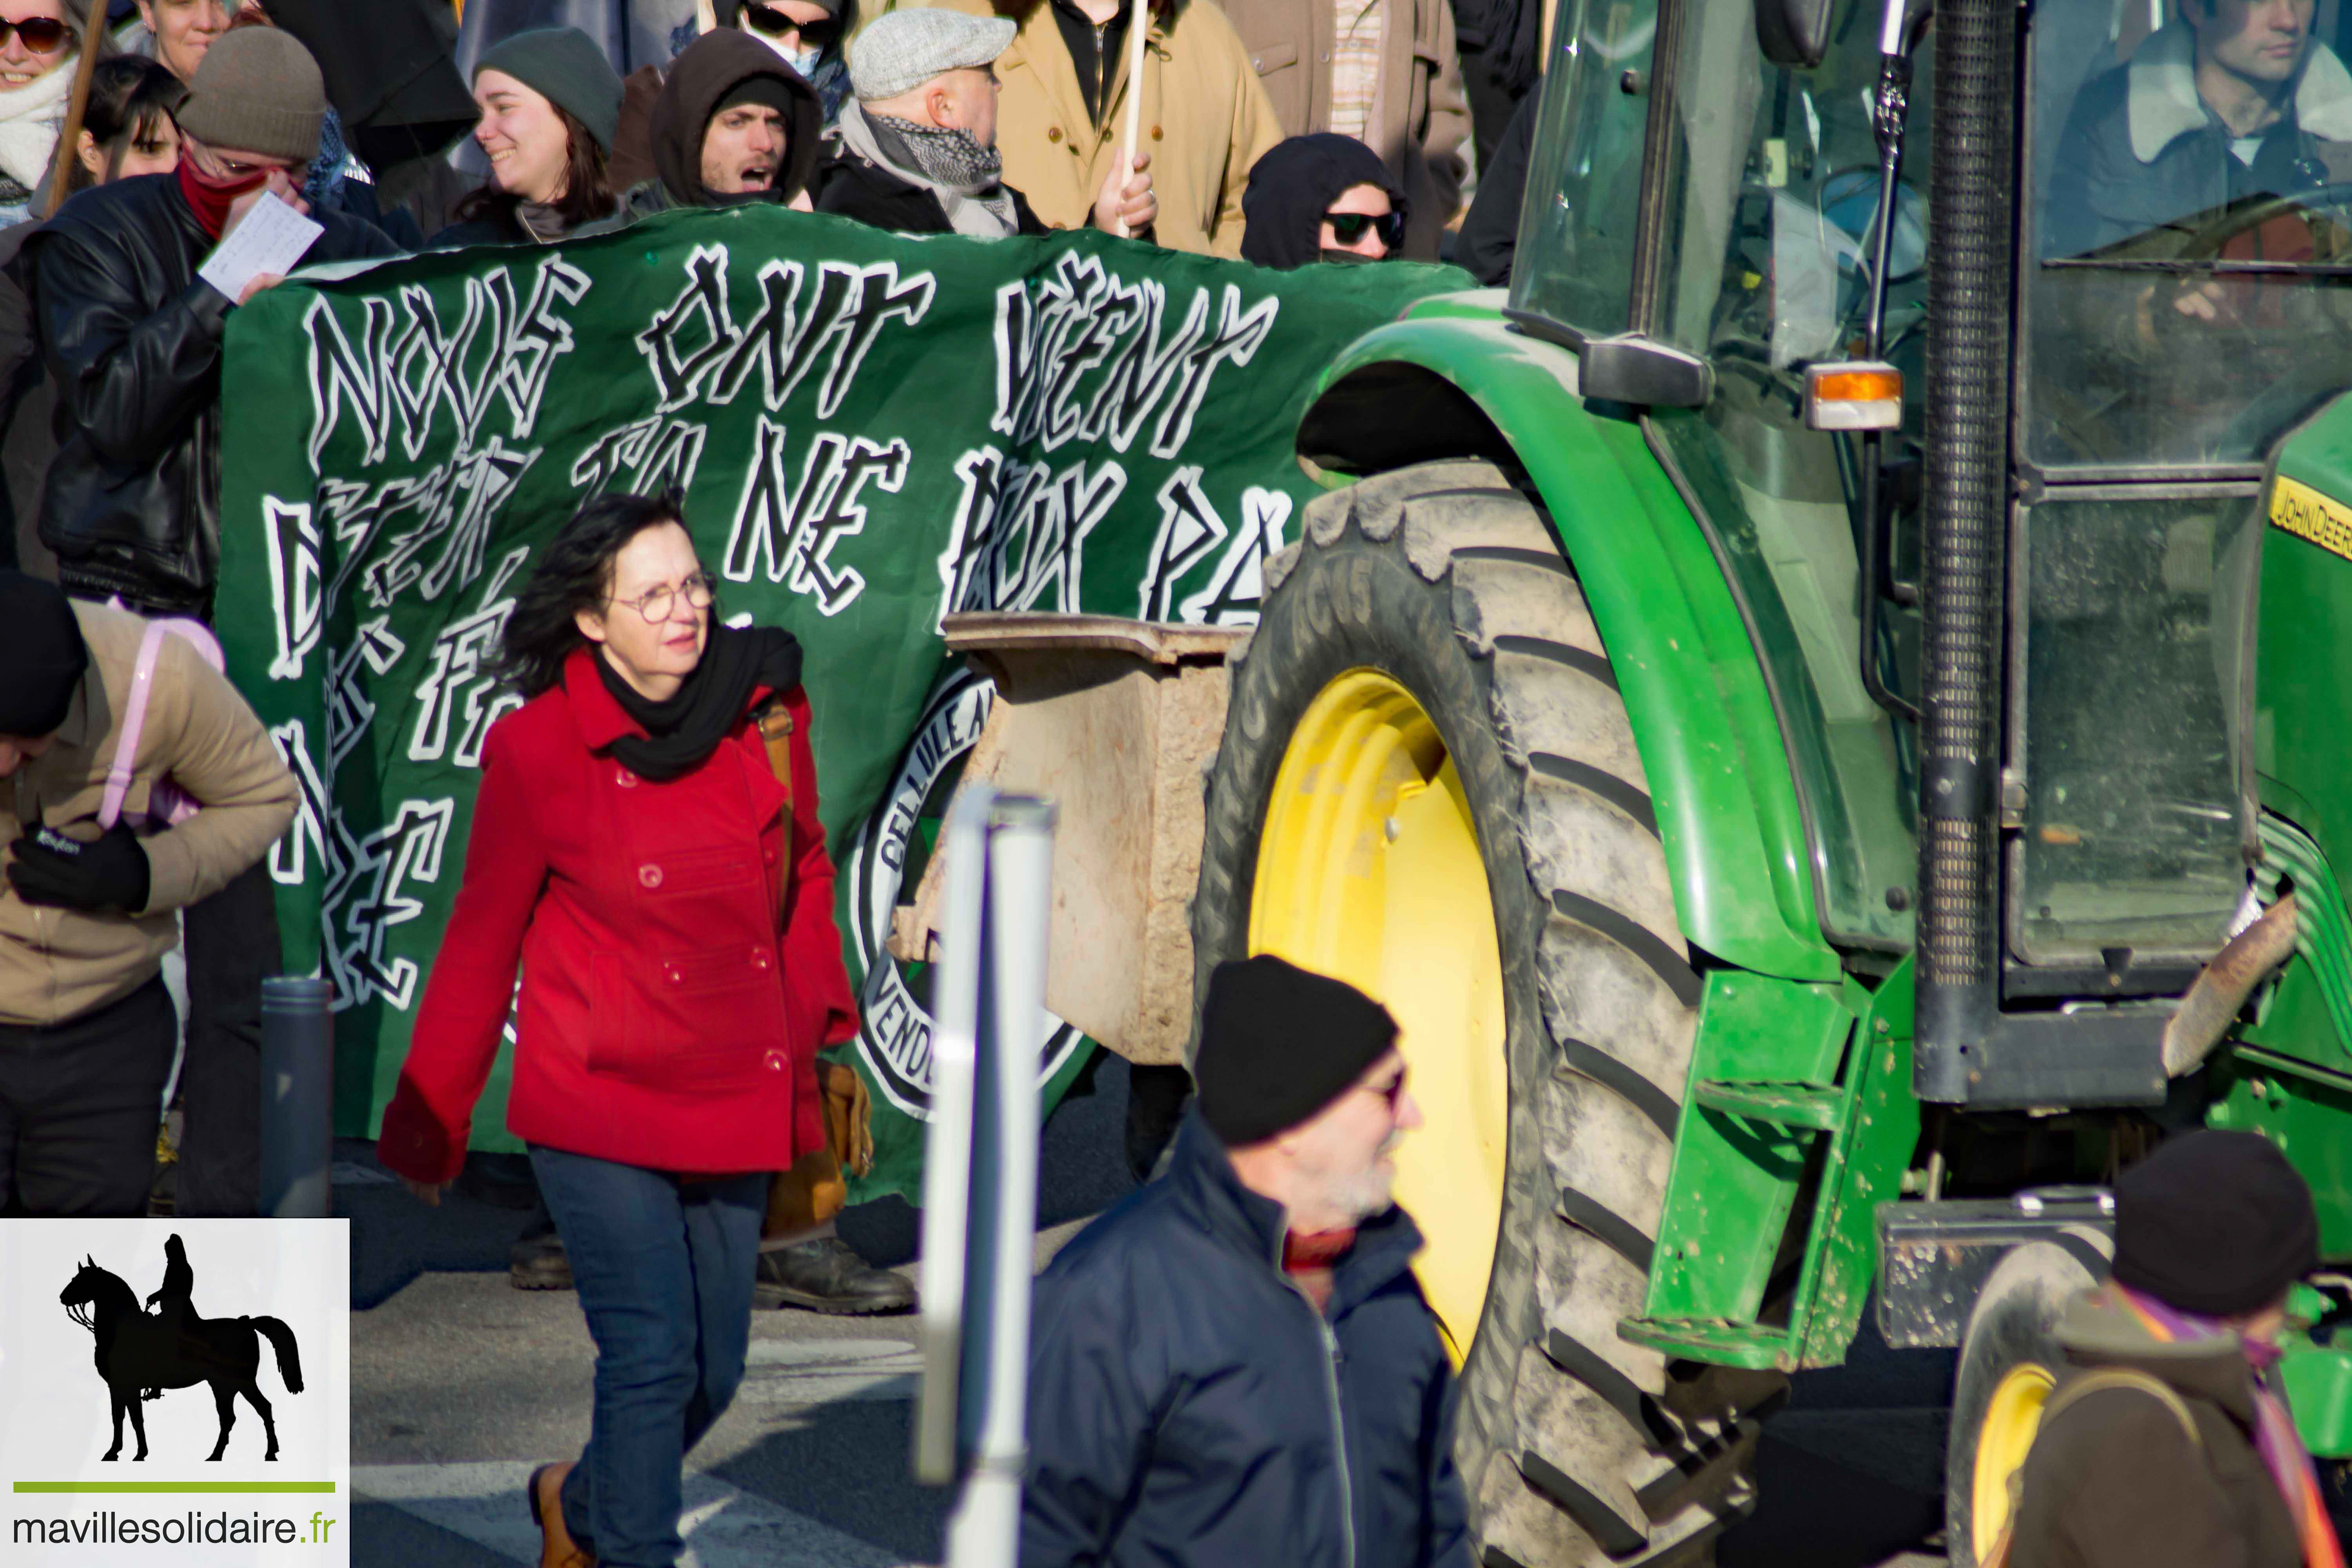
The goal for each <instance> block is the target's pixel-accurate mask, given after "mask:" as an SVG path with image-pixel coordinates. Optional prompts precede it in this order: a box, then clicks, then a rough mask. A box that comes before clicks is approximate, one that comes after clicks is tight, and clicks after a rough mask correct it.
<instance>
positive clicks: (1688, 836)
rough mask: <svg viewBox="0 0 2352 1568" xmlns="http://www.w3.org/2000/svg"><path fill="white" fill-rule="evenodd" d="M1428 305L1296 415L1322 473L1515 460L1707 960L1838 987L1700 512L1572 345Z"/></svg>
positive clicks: (1392, 327) (1379, 333) (1784, 783)
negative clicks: (1613, 694)
mask: <svg viewBox="0 0 2352 1568" xmlns="http://www.w3.org/2000/svg"><path fill="white" fill-rule="evenodd" d="M1475 300H1476V297H1475V296H1471V297H1440V298H1439V299H1437V300H1432V301H1428V302H1427V303H1426V306H1425V307H1424V308H1422V309H1417V310H1415V312H1413V313H1412V314H1411V315H1408V316H1407V317H1406V318H1404V319H1402V320H1400V321H1395V322H1391V324H1389V325H1387V326H1384V327H1381V328H1379V329H1377V330H1375V331H1371V332H1369V333H1367V334H1366V335H1364V336H1363V337H1361V338H1360V339H1358V340H1357V341H1356V342H1354V343H1353V344H1351V345H1350V346H1349V348H1348V350H1347V351H1346V352H1345V353H1343V354H1342V355H1341V356H1340V357H1339V359H1338V360H1337V361H1336V362H1335V363H1333V364H1332V366H1331V367H1330V368H1329V369H1328V371H1326V372H1325V374H1324V376H1323V379H1322V384H1321V385H1320V386H1319V388H1318V391H1317V394H1316V395H1315V397H1314V398H1313V399H1312V400H1310V402H1309V403H1308V405H1307V413H1306V415H1305V416H1303V417H1302V419H1301V420H1300V422H1299V430H1298V452H1299V459H1300V462H1301V464H1302V465H1303V466H1304V467H1306V468H1307V470H1308V472H1310V473H1312V474H1315V475H1316V476H1317V477H1318V479H1322V480H1324V481H1325V482H1330V483H1339V482H1345V480H1347V479H1350V478H1354V477H1358V476H1360V475H1362V474H1366V473H1372V472H1379V471H1383V470H1386V469H1391V468H1399V467H1402V466H1404V465H1406V464H1411V463H1418V462H1426V461H1430V460H1433V459H1434V458H1443V457H1483V458H1491V459H1494V460H1496V461H1498V462H1502V463H1504V464H1506V465H1507V466H1514V467H1517V468H1520V469H1523V470H1524V471H1525V472H1526V474H1527V476H1528V479H1529V480H1530V481H1531V482H1532V483H1533V485H1534V488H1535V489H1536V491H1537V493H1538V495H1539V496H1540V498H1541V499H1542V501H1543V504H1544V507H1545V509H1546V510H1547V511H1548V512H1549V515H1550V519H1551V525H1552V529H1553V531H1554V533H1555V534H1556V535H1557V536H1558V538H1559V545H1560V549H1561V550H1562V552H1564V553H1565V554H1566V556H1567V559H1568V562H1569V564H1570V568H1571V569H1572V570H1573V571H1574V572H1575V574H1576V576H1577V580H1578V581H1579V582H1580V584H1582V586H1583V590H1584V595H1585V598H1586V600H1587V601H1588V602H1589V603H1590V604H1591V608H1592V616H1593V619H1594V622H1595V624H1596V626H1598V629H1599V631H1600V633H1601V640H1602V642H1603V644H1604V645H1605V646H1606V647H1607V648H1608V650H1609V657H1610V660H1611V662H1612V664H1613V665H1614V667H1615V670H1616V678H1617V683H1618V687H1619V689H1620V691H1621V693H1622V696H1623V698H1624V700H1625V707H1626V710H1627V712H1628V714H1629V715H1630V717H1631V719H1632V721H1633V736H1634V741H1635V744H1636V745H1637V747H1638V748H1639V750H1640V752H1641V757H1642V766H1643V771H1644V772H1645V773H1646V774H1647V776H1648V780H1649V786H1650V795H1651V799H1652V803H1653V805H1654V809H1655V812H1656V816H1657V824H1658V830H1659V835H1660V837H1661V838H1662V839H1663V840H1664V845H1665V850H1666V862H1667V866H1668V868H1669V870H1670V873H1671V875H1672V877H1673V879H1674V891H1675V913H1676V914H1677V916H1678V917H1679V918H1680V920H1681V921H1682V927H1683V930H1684V931H1685V933H1687V935H1688V937H1689V939H1690V941H1691V942H1692V943H1693V944H1694V945H1695V946H1696V947H1699V948H1702V949H1705V950H1706V952H1708V953H1710V954H1711V955H1713V956H1714V957H1715V958H1717V959H1718V960H1720V961H1722V962H1724V963H1730V964H1735V965H1738V967H1740V968H1743V969H1748V970H1753V971H1755V972H1756V973H1761V974H1770V975H1777V976H1780V977H1783V978H1786V979H1792V980H1810V981H1819V980H1834V979H1835V978H1837V976H1838V974H1839V973H1840V970H1839V963H1838V958H1837V954H1836V952H1835V951H1834V950H1832V948H1831V947H1830V945H1829V943H1828V942H1826V941H1825V940H1824V938H1823V937H1822V931H1821V924H1820V921H1819V919H1818V916H1817V913H1816V906H1815V904H1814V900H1813V884H1812V879H1811V875H1810V874H1809V868H1808V867H1807V864H1806V856H1807V854H1808V850H1807V847H1806V843H1805V835H1804V826H1803V819H1802V816H1801V813H1800V810H1799V806H1798V801H1797V786H1796V782H1795V774H1794V771H1793V769H1792V768H1791V766H1790V761H1789V754H1788V750H1787V747H1786V744H1785V743H1784V742H1783V741H1782V738H1781V734H1780V725H1779V723H1778V721H1777V720H1776V718H1775V716H1774V713H1773V709H1772V702H1771V697H1770V693H1769V689H1768V688H1767V686H1766V683H1765V677H1764V671H1763V668H1762V666H1761V664H1760V663H1759V659H1758V657H1757V653H1756V649H1755V646H1754V644H1753V643H1752V642H1751V641H1750V639H1749V637H1748V631H1747V627H1746V623H1745V621H1744V620H1743V618H1742V617H1741V615H1740V612H1739V606H1738V604H1737V603H1736V602H1735V601H1734V599H1733V597H1732V593H1731V589H1730V586H1729V584H1727V581H1726V578H1725V574H1724V572H1723V569H1722V567H1721V566H1720V565H1719V564H1718V563H1717V558H1716V554H1715V552H1714V550H1713V548H1712V546H1711V545H1710V544H1709V542H1708V541H1707V538H1706V533H1705V531H1703V530H1702V528H1701V527H1700V525H1699V522H1698V520H1697V519H1696V518H1695V517H1693V516H1692V514H1691V510H1690V508H1689V507H1688V506H1687V505H1686V504H1685V502H1684V500H1683V499H1682V497H1681V496H1680V494H1679V493H1677V491H1676V489H1675V485H1674V483H1673V482H1672V479H1671V478H1670V476H1669V475H1668V474H1667V472H1666V471H1665V470H1664V468H1663V467H1662V465H1661V464H1660V462H1659V460H1658V458H1656V457H1655V456H1654V454H1653V453H1652V451H1651V449H1650V447H1649V446H1648V444H1647V442H1646V441H1645V439H1644V437H1643V432H1642V430H1641V428H1640V426H1639V425H1638V424H1637V423H1636V422H1635V421H1634V420H1633V418H1632V417H1630V415H1629V413H1628V411H1626V410H1623V409H1622V408H1621V407H1619V406H1618V405H1605V404H1598V403H1589V402H1587V401H1586V400H1585V399H1584V398H1583V397H1582V396H1581V395H1580V394H1579V392H1578V387H1577V362H1576V356H1575V355H1574V354H1573V353H1570V352H1569V351H1568V350H1566V349H1563V348H1559V347H1557V346H1555V345H1553V344H1550V343H1547V342H1539V341H1538V340H1537V339H1534V338H1532V337H1528V336H1527V335H1525V334H1523V333H1521V332H1518V331H1515V330H1513V329H1512V328H1511V327H1509V326H1508V325H1507V323H1506V322H1504V321H1502V320H1501V319H1500V318H1499V317H1497V316H1495V315H1493V314H1491V313H1490V312H1488V311H1486V310H1474V309H1471V308H1469V307H1470V306H1471V305H1472V304H1473V302H1474V301H1475Z"/></svg>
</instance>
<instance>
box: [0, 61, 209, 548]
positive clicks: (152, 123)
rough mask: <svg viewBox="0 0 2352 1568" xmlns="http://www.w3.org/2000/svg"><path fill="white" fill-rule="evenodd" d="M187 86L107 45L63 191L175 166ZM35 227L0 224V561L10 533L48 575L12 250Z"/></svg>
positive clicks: (45, 386)
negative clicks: (2, 477) (0, 484)
mask: <svg viewBox="0 0 2352 1568" xmlns="http://www.w3.org/2000/svg"><path fill="white" fill-rule="evenodd" d="M186 96H187V89H185V88H184V87H183V86H182V85H181V83H180V79H179V78H177V77H175V76H173V74H172V73H171V72H170V71H167V70H165V69H164V68H163V67H162V66H159V65H157V64H156V63H155V62H154V61H153V60H150V59H143V58H140V57H139V56H137V55H116V56H114V57H112V58H109V59H103V60H100V62H99V63H98V65H97V67H96V68H94V69H93V70H92V71H91V73H90V79H89V103H88V105H87V106H86V107H85V109H84V111H83V115H82V124H81V133H80V135H79V137H78V138H77V141H78V142H79V145H78V146H77V147H76V149H75V153H76V156H75V158H74V161H73V162H72V163H68V165H67V166H66V195H68V196H70V195H74V194H75V193H77V192H79V191H86V190H88V189H89V188H90V187H91V186H92V185H102V184H108V183H109V182H110V181H114V180H125V179H137V178H138V177H139V176H140V175H142V174H170V173H171V172H172V171H173V170H174V169H175V168H177V167H178V166H179V163H180V130H179V126H178V125H177V124H176V123H175V122H174V121H173V119H172V113H173V110H176V109H178V108H179V107H180V103H181V101H182V100H183V99H184V98H185V97H186ZM38 227H40V224H39V223H38V222H37V221H36V220H27V221H26V222H24V223H20V224H17V225H16V226H14V227H11V228H8V229H5V230H0V430H5V432H6V435H5V445H0V466H5V471H6V476H7V477H6V488H5V492H0V502H5V506H6V508H7V512H8V519H9V521H7V523H6V524H5V526H0V563H5V562H7V561H8V560H9V559H10V557H9V555H8V542H9V540H10V539H11V538H13V539H14V541H15V546H16V554H15V556H14V563H15V564H16V565H18V566H20V567H22V568H23V569H24V570H25V571H26V572H29V573H31V574H33V575H35V576H37V577H46V578H48V579H49V580H51V581H52V582H54V581H55V580H56V578H57V574H58V562H57V557H56V556H55V555H53V554H52V553H50V551H49V547H48V546H47V545H46V544H43V543H42V542H41V539H40V534H39V532H38V528H39V524H40V517H41V484H42V481H43V480H44V479H47V477H48V472H49V461H50V459H51V458H55V457H56V456H57V454H58V437H57V431H56V430H55V429H54V428H53V426H52V422H51V416H52V414H53V413H54V412H55V411H56V407H57V395H56V391H55V388H54V387H53V386H52V385H51V384H50V382H49V379H48V376H47V372H46V369H45V367H44V366H43V365H42V363H41V343H40V339H39V337H38V335H37V333H36V332H35V331H34V330H33V295H32V290H31V288H30V285H29V280H28V279H25V278H22V277H20V276H19V275H18V272H17V269H16V258H17V256H18V254H19V253H20V252H21V251H22V250H23V248H24V245H25V241H26V239H27V238H29V237H31V236H32V234H33V231H34V230H36V229H37V228H38Z"/></svg>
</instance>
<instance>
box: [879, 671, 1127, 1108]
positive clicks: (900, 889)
mask: <svg viewBox="0 0 2352 1568" xmlns="http://www.w3.org/2000/svg"><path fill="white" fill-rule="evenodd" d="M995 700H996V687H995V685H994V683H993V682H992V681H990V680H989V679H987V678H986V677H984V676H980V675H975V674H973V673H972V672H971V670H969V669H963V668H958V669H955V670H952V671H950V673H949V674H947V675H945V676H943V677H942V678H941V679H940V683H939V685H938V686H936V687H935V688H933V689H932V691H931V696H930V700H929V701H928V702H926V703H925V704H924V705H923V714H922V717H921V718H920V719H919V720H918V721H916V724H915V734H914V738H913V739H912V740H911V741H909V742H907V749H906V751H905V752H904V753H903V754H901V755H900V757H899V759H898V768H897V770H896V771H895V772H894V773H892V774H891V775H890V784H889V787H888V788H887V790H886V791H885V792H884V794H883V796H882V802H881V804H880V805H877V807H876V808H875V809H874V811H873V813H872V814H871V815H869V816H867V817H866V821H865V823H864V824H863V825H862V826H860V827H859V828H858V830H857V837H856V840H855V841H854V842H853V843H852V844H851V846H850V849H849V854H848V857H847V864H846V865H845V866H844V867H843V868H842V869H843V874H844V876H845V879H847V881H848V884H849V940H850V943H851V945H852V946H853V947H854V948H855V949H856V952H857V960H858V963H861V964H862V965H864V967H865V977H864V979H863V980H862V981H861V982H860V983H859V988H858V989H859V997H858V1003H859V1005H858V1012H859V1019H858V1029H857V1050H858V1054H859V1055H860V1056H861V1057H863V1058H865V1060H866V1067H867V1068H869V1069H870V1071H871V1073H872V1075H873V1078H874V1081H875V1083H876V1084H877V1086H878V1087H879V1088H880V1089H881V1090H882V1093H883V1095H884V1096H885V1097H886V1098H887V1099H888V1100H889V1101H890V1103H891V1104H893V1105H895V1106H897V1107H898V1109H899V1110H903V1111H905V1112H906V1113H907V1114H908V1115H909V1116H913V1117H919V1118H928V1117H929V1114H930V1105H931V1012H930V974H929V968H930V966H929V965H928V964H923V963H899V962H898V960H897V959H895V958H893V957H891V956H890V953H889V951H888V948H887V943H888V942H889V940H890V918H891V913H892V911H893V910H896V909H897V908H898V905H899V904H900V902H901V901H906V902H912V901H913V900H914V897H915V889H916V888H917V887H919V885H920V884H921V881H922V877H923V868H924V867H925V866H927V865H928V864H929V861H930V857H931V852H932V847H933V846H934V845H935V844H936V843H937V842H938V838H939V832H940V822H941V820H942V819H943V818H944V817H945V816H947V808H948V797H949V796H950V795H953V794H954V793H955V784H956V781H957V779H959V778H960V777H961V776H962V773H963V760H964V757H965V756H966V755H967V754H968V753H969V752H971V748H972V744H973V742H977V741H978V740H979V739H980V731H981V726H982V725H983V724H985V723H986V722H987V721H988V710H989V709H990V707H991V706H992V705H993V703H994V702H995ZM1082 1038H1083V1036H1081V1035H1080V1034H1079V1033H1078V1031H1077V1030H1076V1029H1075V1028H1072V1027H1071V1026H1069V1025H1067V1024H1065V1023H1063V1022H1062V1021H1061V1020H1060V1019H1059V1018H1056V1017H1055V1016H1053V1015H1052V1014H1051V1013H1048V1014H1046V1015H1045V1036H1044V1037H1043V1038H1042V1039H1041V1040H1039V1042H1038V1066H1037V1079H1038V1081H1039V1082H1040V1083H1043V1082H1045V1080H1046V1079H1050V1078H1052V1077H1053V1076H1054V1074H1055V1073H1056V1072H1058V1071H1060V1070H1061V1068H1063V1066H1064V1065H1065V1064H1066V1063H1067V1062H1068V1061H1069V1059H1070V1053H1071V1052H1073V1051H1075V1050H1076V1049H1077V1047H1078V1042H1079V1040H1080V1039H1082Z"/></svg>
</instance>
